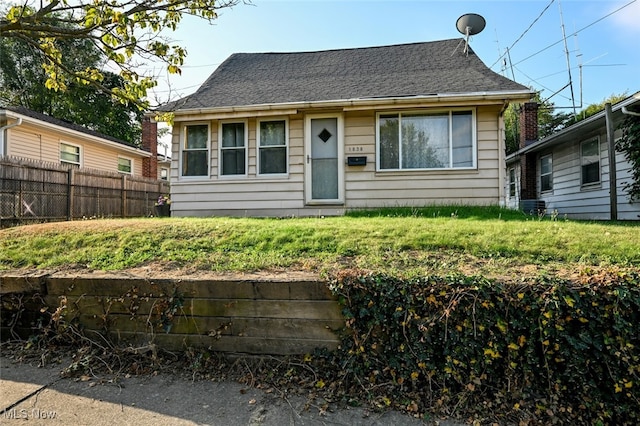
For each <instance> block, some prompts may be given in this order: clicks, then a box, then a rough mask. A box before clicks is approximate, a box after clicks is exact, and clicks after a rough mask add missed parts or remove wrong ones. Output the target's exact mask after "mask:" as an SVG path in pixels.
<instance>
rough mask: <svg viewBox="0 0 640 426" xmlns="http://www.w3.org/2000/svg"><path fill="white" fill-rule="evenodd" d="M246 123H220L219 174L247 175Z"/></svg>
mask: <svg viewBox="0 0 640 426" xmlns="http://www.w3.org/2000/svg"><path fill="white" fill-rule="evenodd" d="M247 136H248V135H247V123H246V122H237V123H222V124H221V126H220V141H221V142H220V174H221V175H222V176H238V175H246V174H247Z"/></svg>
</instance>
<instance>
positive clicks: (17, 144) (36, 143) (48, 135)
mask: <svg viewBox="0 0 640 426" xmlns="http://www.w3.org/2000/svg"><path fill="white" fill-rule="evenodd" d="M7 133H8V134H7V141H8V146H7V148H8V149H7V155H9V156H13V157H21V158H28V159H31V160H40V161H48V162H51V163H58V162H60V142H59V141H60V140H59V137H58V135H57V134H55V133H52V132H47V131H43V130H41V129H39V128H37V127H35V126H33V125H30V124H27V123H23V124H22V125H20V126H17V127H13V128H11V129H9V130H8V131H7Z"/></svg>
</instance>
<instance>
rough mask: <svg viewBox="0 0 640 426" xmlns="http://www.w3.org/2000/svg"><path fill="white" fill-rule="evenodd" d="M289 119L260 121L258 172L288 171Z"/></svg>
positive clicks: (274, 172) (284, 172)
mask: <svg viewBox="0 0 640 426" xmlns="http://www.w3.org/2000/svg"><path fill="white" fill-rule="evenodd" d="M287 140H288V135H287V121H286V120H269V121H267V120H265V121H258V174H261V175H269V174H286V173H287Z"/></svg>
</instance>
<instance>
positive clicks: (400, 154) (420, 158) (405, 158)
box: [378, 110, 476, 170]
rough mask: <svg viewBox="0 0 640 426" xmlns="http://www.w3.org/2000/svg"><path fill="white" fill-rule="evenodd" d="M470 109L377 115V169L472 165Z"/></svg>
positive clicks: (473, 147)
mask: <svg viewBox="0 0 640 426" xmlns="http://www.w3.org/2000/svg"><path fill="white" fill-rule="evenodd" d="M475 152H476V136H475V114H474V111H473V110H449V111H440V112H428V113H425V112H407V113H383V114H379V115H378V169H379V170H409V169H411V170H415V169H418V170H429V169H460V168H473V167H475V165H476V164H475V163H476V156H475Z"/></svg>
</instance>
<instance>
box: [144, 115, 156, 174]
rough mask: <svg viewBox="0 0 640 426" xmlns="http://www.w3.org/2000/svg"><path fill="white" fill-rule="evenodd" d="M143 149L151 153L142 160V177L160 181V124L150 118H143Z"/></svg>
mask: <svg viewBox="0 0 640 426" xmlns="http://www.w3.org/2000/svg"><path fill="white" fill-rule="evenodd" d="M142 149H143V150H145V151H149V152H150V153H151V157H149V158H143V159H142V175H143V176H144V177H148V178H151V179H158V123H156V122H155V121H151V118H150V117H143V118H142Z"/></svg>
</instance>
